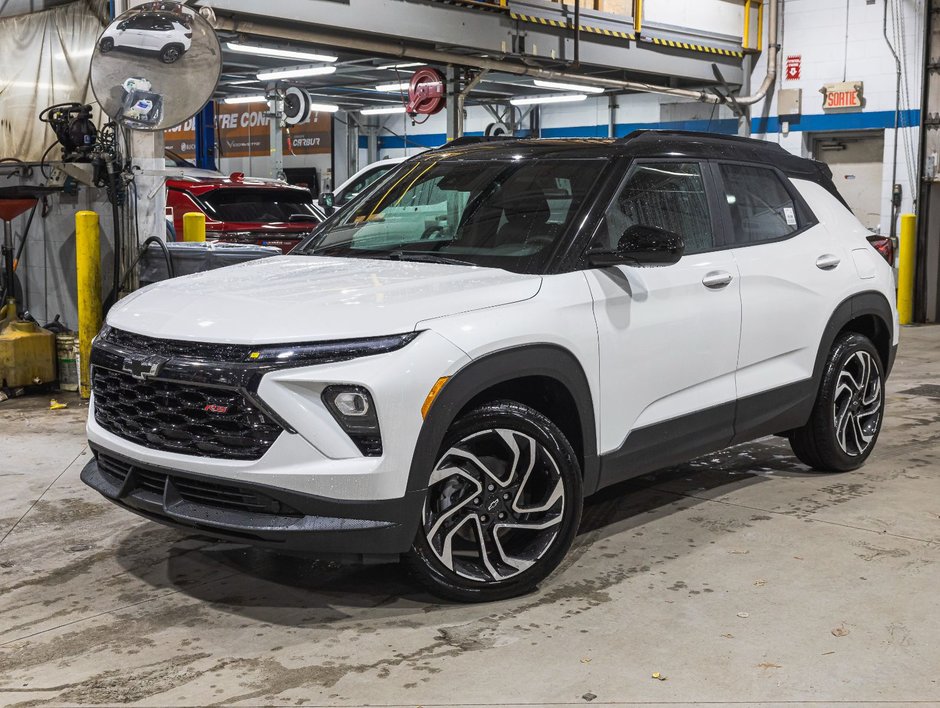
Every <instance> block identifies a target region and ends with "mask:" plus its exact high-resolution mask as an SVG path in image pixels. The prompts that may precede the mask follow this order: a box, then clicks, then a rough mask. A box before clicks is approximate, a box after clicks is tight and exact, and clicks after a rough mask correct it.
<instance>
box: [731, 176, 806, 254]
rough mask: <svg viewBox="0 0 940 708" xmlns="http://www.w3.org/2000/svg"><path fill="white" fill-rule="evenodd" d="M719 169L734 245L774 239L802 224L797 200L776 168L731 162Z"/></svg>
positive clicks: (791, 231) (787, 233)
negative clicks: (732, 229)
mask: <svg viewBox="0 0 940 708" xmlns="http://www.w3.org/2000/svg"><path fill="white" fill-rule="evenodd" d="M720 169H721V178H722V180H723V181H724V191H725V200H726V201H727V203H728V210H729V212H730V213H731V223H732V226H733V228H734V235H733V237H734V242H735V244H737V245H749V244H754V243H761V242H764V241H776V240H779V239H782V238H786V237H787V236H789V235H791V234H793V233H794V232H796V231H799V230H800V229H801V228H802V227H803V226H804V224H802V223H801V214H800V210H799V208H798V206H797V204H796V202H795V201H794V200H793V197H792V196H791V195H790V192H789V191H788V190H787V188H786V186H785V185H784V184H783V182H782V180H781V179H780V176H779V175H778V174H777V172H776V171H774V170H771V169H767V168H766V167H754V166H751V165H731V164H723V165H721V166H720Z"/></svg>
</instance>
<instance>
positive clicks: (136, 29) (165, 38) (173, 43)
mask: <svg viewBox="0 0 940 708" xmlns="http://www.w3.org/2000/svg"><path fill="white" fill-rule="evenodd" d="M192 44H193V32H192V29H190V27H189V26H187V24H185V23H184V21H183V20H182V19H181V18H180V17H179V16H177V15H176V14H174V13H169V12H142V13H140V14H138V15H135V16H133V17H131V18H129V19H126V20H122V21H121V22H118V23H115V24H112V25H111V26H110V27H108V29H106V30H105V32H104V34H103V35H101V39H100V40H98V47H99V49H100V50H101V51H102V52H103V53H108V52H110V51H112V50H114V49H137V50H143V51H147V52H155V53H157V54H158V55H159V57H160V61H162V62H163V63H164V64H173V63H175V62H177V61H179V59H180V58H181V57H182V56H183V55H184V54H185V53H186V52H188V51H189V49H190V47H192Z"/></svg>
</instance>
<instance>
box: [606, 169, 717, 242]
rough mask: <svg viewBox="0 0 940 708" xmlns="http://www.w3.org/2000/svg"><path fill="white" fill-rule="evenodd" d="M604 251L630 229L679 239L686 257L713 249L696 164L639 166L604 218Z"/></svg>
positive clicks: (705, 196) (703, 187) (709, 223)
mask: <svg viewBox="0 0 940 708" xmlns="http://www.w3.org/2000/svg"><path fill="white" fill-rule="evenodd" d="M604 224H605V226H606V229H607V230H606V233H602V239H606V243H604V242H602V245H603V246H604V247H605V248H609V249H615V248H616V247H617V244H618V242H619V241H620V238H621V237H622V236H623V235H624V233H625V232H626V231H627V230H628V229H630V228H631V227H632V226H653V227H656V228H659V229H665V230H666V231H672V232H673V233H677V234H679V235H680V236H682V239H683V241H684V242H685V252H686V253H702V252H704V251H710V250H712V249H713V248H714V247H715V240H714V234H713V233H712V226H711V217H710V216H709V211H708V196H707V194H706V192H705V180H704V179H703V178H702V167H701V165H699V164H698V163H696V162H656V163H647V164H640V165H639V166H638V167H637V168H636V169H635V170H634V171H633V174H632V175H631V176H630V178H629V180H628V181H627V183H626V185H624V187H623V190H622V191H621V192H620V194H619V195H618V196H617V198H616V200H615V201H614V203H613V204H612V205H611V207H610V208H609V209H608V210H607V214H605V216H604Z"/></svg>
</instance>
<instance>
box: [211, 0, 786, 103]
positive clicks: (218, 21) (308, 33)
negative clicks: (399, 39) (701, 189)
mask: <svg viewBox="0 0 940 708" xmlns="http://www.w3.org/2000/svg"><path fill="white" fill-rule="evenodd" d="M779 2H780V0H769V3H768V4H769V12H768V26H767V74H766V76H765V77H764V80H763V82H762V83H761V85H760V86H759V87H758V89H757V91H756V92H754V93H753V94H751V95H750V96H739V97H737V102H738V103H739V104H743V105H753V104H755V103H757V102H759V101H761V100H763V99H764V98H765V97H766V96H767V93H768V92H769V91H770V89H771V87H772V86H773V85H774V82H775V81H776V80H777V71H778V64H779V62H780V45H779V44H778V41H777V39H778V38H777V34H778V26H779V13H778V4H779ZM211 19H212V20H213V24H214V26H215V28H216V30H220V31H224V32H242V33H245V34H252V35H257V36H262V37H270V38H272V39H279V40H285V39H287V40H294V41H297V42H304V43H310V44H320V45H326V46H331V47H339V48H344V49H350V50H353V51H358V52H365V53H373V54H382V55H387V56H390V57H395V58H399V59H418V60H421V61H426V62H431V63H436V64H451V65H457V66H468V67H472V68H476V69H482V70H484V71H495V72H501V73H504V74H513V75H516V76H532V77H535V78H539V79H547V80H550V81H561V82H567V83H578V84H587V85H592V86H603V87H604V88H606V89H611V90H615V91H642V92H645V93H656V94H661V95H665V96H678V97H681V98H687V99H691V100H693V101H700V102H702V103H722V102H724V99H723V98H721V97H718V96H715V95H714V94H712V93H709V92H707V91H699V90H695V89H680V88H671V87H668V86H660V85H658V84H648V83H644V82H641V81H621V80H618V79H607V78H602V77H597V76H583V75H581V74H568V73H565V72H563V71H551V70H549V69H539V68H536V67H532V66H526V65H524V64H518V63H514V62H510V61H506V60H496V59H489V58H482V57H474V56H469V55H464V54H454V53H451V52H442V51H438V50H435V49H421V48H418V47H407V46H404V45H403V44H398V43H395V42H389V41H385V40H380V39H368V40H366V39H356V38H353V37H342V36H339V35H336V34H330V33H328V32H322V31H317V30H312V29H309V30H308V29H296V28H292V27H284V26H282V25H277V24H273V23H270V22H259V21H251V20H234V19H230V18H225V17H213V18H211Z"/></svg>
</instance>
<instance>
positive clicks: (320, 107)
mask: <svg viewBox="0 0 940 708" xmlns="http://www.w3.org/2000/svg"><path fill="white" fill-rule="evenodd" d="M338 110H339V106H334V105H333V104H332V103H311V104H310V112H311V113H336V111H338Z"/></svg>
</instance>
